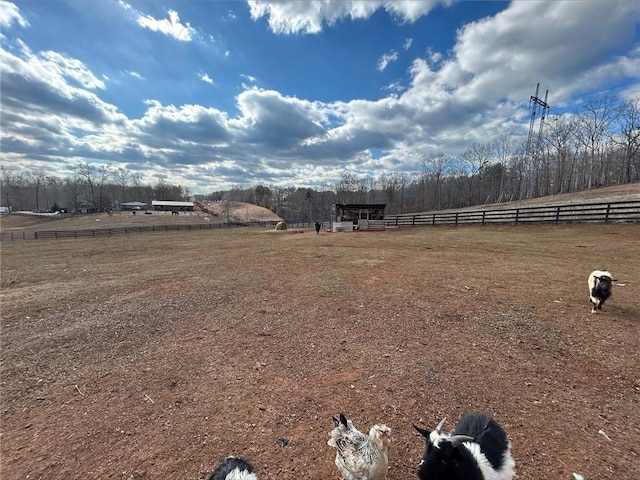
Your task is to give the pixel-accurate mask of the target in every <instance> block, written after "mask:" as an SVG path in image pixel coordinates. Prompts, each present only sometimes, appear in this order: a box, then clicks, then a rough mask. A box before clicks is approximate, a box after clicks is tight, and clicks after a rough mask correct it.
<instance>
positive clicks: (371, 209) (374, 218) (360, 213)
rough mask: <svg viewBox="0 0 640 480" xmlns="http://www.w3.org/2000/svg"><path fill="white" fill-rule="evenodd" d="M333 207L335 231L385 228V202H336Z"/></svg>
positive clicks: (378, 229) (380, 229) (379, 229)
mask: <svg viewBox="0 0 640 480" xmlns="http://www.w3.org/2000/svg"><path fill="white" fill-rule="evenodd" d="M333 207H334V211H333V215H332V217H333V218H332V223H333V228H332V230H333V231H334V232H352V231H354V230H361V231H362V230H364V231H382V230H384V209H385V207H386V204H384V203H336V204H335V205H334V206H333Z"/></svg>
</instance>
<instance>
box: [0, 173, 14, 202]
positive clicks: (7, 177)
mask: <svg viewBox="0 0 640 480" xmlns="http://www.w3.org/2000/svg"><path fill="white" fill-rule="evenodd" d="M14 184H15V176H14V175H13V174H12V173H11V172H10V171H9V170H7V169H6V168H5V167H4V166H0V192H2V197H3V202H2V203H3V205H2V206H4V207H11V191H12V190H13V187H14Z"/></svg>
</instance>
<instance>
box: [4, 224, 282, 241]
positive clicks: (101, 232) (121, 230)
mask: <svg viewBox="0 0 640 480" xmlns="http://www.w3.org/2000/svg"><path fill="white" fill-rule="evenodd" d="M275 224H276V222H273V221H269V222H263V221H255V220H252V221H249V222H229V223H227V222H224V223H222V222H220V223H204V224H185V225H140V226H128V227H111V228H92V229H84V230H43V231H36V232H18V231H14V232H1V233H0V241H12V240H43V239H58V238H59V239H63V238H87V237H111V236H114V235H123V234H125V235H127V234H134V233H144V232H157V233H162V232H191V231H198V230H214V229H221V228H232V227H251V226H254V227H255V226H260V227H271V228H273V227H274V226H275Z"/></svg>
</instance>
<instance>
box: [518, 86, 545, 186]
mask: <svg viewBox="0 0 640 480" xmlns="http://www.w3.org/2000/svg"><path fill="white" fill-rule="evenodd" d="M539 90H540V84H539V83H538V84H537V85H536V94H535V95H533V96H532V97H531V98H530V99H529V108H530V109H531V120H530V121H529V136H528V137H527V145H526V148H525V158H526V161H527V163H528V166H529V168H528V173H529V177H530V178H529V181H530V184H529V192H528V197H529V198H532V197H534V196H535V194H536V186H537V184H538V154H539V153H540V145H542V130H543V128H544V119H545V118H546V117H547V114H548V113H549V108H550V107H549V104H548V103H547V97H548V96H549V90H547V91H546V92H545V94H544V100H541V99H540V98H539V97H538V91H539ZM538 113H540V127H539V129H538V135H537V136H535V133H534V130H535V128H534V125H535V123H536V116H537V115H538ZM521 196H522V193H521Z"/></svg>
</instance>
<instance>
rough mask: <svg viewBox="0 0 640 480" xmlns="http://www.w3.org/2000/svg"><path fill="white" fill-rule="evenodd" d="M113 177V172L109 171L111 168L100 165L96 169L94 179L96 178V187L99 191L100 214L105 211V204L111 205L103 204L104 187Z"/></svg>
mask: <svg viewBox="0 0 640 480" xmlns="http://www.w3.org/2000/svg"><path fill="white" fill-rule="evenodd" d="M112 176H113V172H112V171H111V168H110V167H109V166H108V165H100V166H98V167H97V168H96V178H97V182H98V187H99V190H100V195H99V197H100V200H99V205H98V208H99V211H100V212H104V210H105V208H104V207H105V203H111V202H105V198H104V197H105V185H106V184H107V182H108V181H109V179H110V178H111V177H112Z"/></svg>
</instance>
